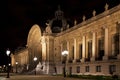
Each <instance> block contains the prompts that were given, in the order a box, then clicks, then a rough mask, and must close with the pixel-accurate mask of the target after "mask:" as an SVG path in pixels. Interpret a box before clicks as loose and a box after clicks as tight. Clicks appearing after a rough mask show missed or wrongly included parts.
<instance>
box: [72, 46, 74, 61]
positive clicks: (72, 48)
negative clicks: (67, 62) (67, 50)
mask: <svg viewBox="0 0 120 80" xmlns="http://www.w3.org/2000/svg"><path fill="white" fill-rule="evenodd" d="M72 59H74V46H72Z"/></svg>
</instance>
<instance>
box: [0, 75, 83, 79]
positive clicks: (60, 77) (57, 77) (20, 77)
mask: <svg viewBox="0 0 120 80" xmlns="http://www.w3.org/2000/svg"><path fill="white" fill-rule="evenodd" d="M0 80H85V79H76V78H68V77H67V78H64V77H63V76H50V75H12V76H10V78H5V76H2V77H0Z"/></svg>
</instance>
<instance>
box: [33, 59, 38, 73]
mask: <svg viewBox="0 0 120 80" xmlns="http://www.w3.org/2000/svg"><path fill="white" fill-rule="evenodd" d="M33 60H34V62H36V61H37V57H34V58H33ZM34 64H35V63H34ZM35 75H36V68H35Z"/></svg>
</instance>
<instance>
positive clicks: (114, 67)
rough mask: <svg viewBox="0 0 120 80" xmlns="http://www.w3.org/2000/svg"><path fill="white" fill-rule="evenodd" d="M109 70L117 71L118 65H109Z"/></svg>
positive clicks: (111, 71) (111, 72)
mask: <svg viewBox="0 0 120 80" xmlns="http://www.w3.org/2000/svg"><path fill="white" fill-rule="evenodd" d="M109 72H110V74H113V72H116V65H109Z"/></svg>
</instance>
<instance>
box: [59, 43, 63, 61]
mask: <svg viewBox="0 0 120 80" xmlns="http://www.w3.org/2000/svg"><path fill="white" fill-rule="evenodd" d="M60 46H61V51H60V55H61V61H62V51H63V44H61V45H60Z"/></svg>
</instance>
